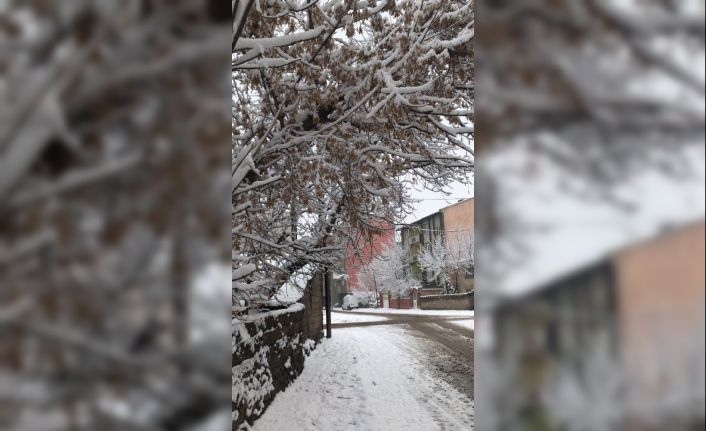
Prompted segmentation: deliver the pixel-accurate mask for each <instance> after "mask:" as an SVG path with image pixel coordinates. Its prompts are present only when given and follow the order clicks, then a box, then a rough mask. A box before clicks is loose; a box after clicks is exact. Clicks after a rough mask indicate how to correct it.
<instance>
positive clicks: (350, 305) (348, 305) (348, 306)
mask: <svg viewBox="0 0 706 431" xmlns="http://www.w3.org/2000/svg"><path fill="white" fill-rule="evenodd" d="M342 308H343V309H344V310H352V309H354V308H358V297H357V296H355V295H353V294H348V295H346V296H344V297H343V307H342Z"/></svg>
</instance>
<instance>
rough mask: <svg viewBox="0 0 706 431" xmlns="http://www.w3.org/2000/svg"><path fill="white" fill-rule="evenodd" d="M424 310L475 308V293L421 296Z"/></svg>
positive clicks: (420, 302)
mask: <svg viewBox="0 0 706 431" xmlns="http://www.w3.org/2000/svg"><path fill="white" fill-rule="evenodd" d="M419 308H421V309H422V310H473V293H470V292H469V293H460V294H456V295H433V296H420V297H419Z"/></svg>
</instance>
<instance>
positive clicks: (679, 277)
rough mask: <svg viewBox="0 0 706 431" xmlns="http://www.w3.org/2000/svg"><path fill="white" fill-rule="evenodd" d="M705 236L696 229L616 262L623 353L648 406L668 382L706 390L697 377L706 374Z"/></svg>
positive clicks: (664, 238)
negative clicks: (705, 331) (705, 328)
mask: <svg viewBox="0 0 706 431" xmlns="http://www.w3.org/2000/svg"><path fill="white" fill-rule="evenodd" d="M704 233H705V230H704V224H703V222H701V223H697V224H693V225H691V226H688V227H686V228H682V229H679V230H677V231H674V232H671V233H668V234H665V235H663V236H661V237H659V238H657V239H655V240H653V241H650V242H648V243H645V244H641V245H639V246H635V247H632V248H630V249H628V250H625V251H624V252H622V253H620V254H618V256H617V257H616V258H615V261H614V265H615V272H616V281H617V288H618V308H619V318H620V326H619V328H620V335H621V348H622V350H623V355H624V356H623V357H624V359H625V361H626V362H627V363H628V364H629V367H630V370H631V372H632V373H633V377H634V378H636V384H638V385H639V386H640V387H639V390H638V392H639V393H641V394H643V395H644V399H643V402H644V404H645V405H648V404H649V403H651V402H653V401H654V400H655V399H658V398H659V397H660V396H662V394H664V392H665V391H664V384H665V378H666V379H667V380H670V381H671V383H672V384H674V383H676V384H679V382H680V381H681V384H684V385H685V386H684V387H680V389H679V390H680V391H683V392H684V393H688V392H689V391H691V390H692V389H694V390H699V388H698V387H697V386H698V385H699V384H700V385H701V386H700V390H703V387H704V386H703V385H704V382H703V377H701V378H700V379H699V381H700V383H698V384H697V383H696V381H695V380H693V377H694V376H697V375H700V376H703V375H704V299H705V297H704V284H705V277H704V257H705V256H704V245H705V240H704V239H705V235H704ZM655 370H662V372H667V373H670V374H671V375H668V376H665V375H657V374H658V373H656V372H655ZM687 370H688V371H687ZM699 373H700V374H699ZM659 374H662V373H659ZM702 407H703V406H702Z"/></svg>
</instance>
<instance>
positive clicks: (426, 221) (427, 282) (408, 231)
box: [401, 198, 474, 296]
mask: <svg viewBox="0 0 706 431" xmlns="http://www.w3.org/2000/svg"><path fill="white" fill-rule="evenodd" d="M473 211H474V200H473V199H472V198H471V199H464V200H461V201H459V202H457V203H455V204H453V205H449V206H448V207H445V208H442V209H440V210H439V211H438V212H436V213H434V214H431V215H429V216H427V217H424V218H422V219H420V220H418V221H416V222H414V223H411V224H409V225H408V226H406V227H404V228H402V231H401V239H402V245H403V247H404V248H405V249H406V250H407V252H408V253H409V256H410V260H411V262H412V265H411V271H412V273H413V274H412V275H413V276H414V277H415V278H417V279H418V280H419V281H420V282H421V284H422V289H421V290H420V292H419V294H420V296H425V295H438V294H440V293H441V292H442V290H443V287H444V286H443V285H442V283H443V281H442V280H439V279H434V277H433V275H432V274H431V273H430V272H428V271H425V270H423V269H422V268H421V266H420V265H419V260H418V257H419V253H420V252H421V250H423V249H425V248H432V249H433V247H435V246H438V245H439V244H447V242H448V241H457V240H459V241H465V240H466V239H469V238H470V239H472V236H473V225H474V223H473ZM439 240H441V241H439ZM448 281H449V282H450V283H451V284H452V285H453V286H454V287H455V290H456V292H458V293H465V292H470V291H472V290H473V267H472V265H469V267H468V268H464V269H462V270H450V271H449V277H448Z"/></svg>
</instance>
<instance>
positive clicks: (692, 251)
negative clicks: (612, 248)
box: [492, 221, 706, 430]
mask: <svg viewBox="0 0 706 431" xmlns="http://www.w3.org/2000/svg"><path fill="white" fill-rule="evenodd" d="M704 233H705V230H704V223H703V221H700V222H697V223H691V224H688V225H686V226H681V227H679V228H675V229H673V230H671V231H669V232H666V233H663V234H661V235H659V236H657V237H655V238H652V239H649V240H647V241H645V242H641V243H638V244H634V245H630V246H627V247H625V248H623V249H620V250H618V251H616V252H614V253H612V254H610V255H609V256H607V257H605V258H604V259H600V260H598V261H596V262H592V263H591V264H589V265H588V266H586V267H583V268H580V269H577V270H575V271H573V272H571V273H569V274H567V275H565V276H563V277H561V278H559V279H556V280H554V281H552V282H550V283H547V284H545V285H542V286H540V287H537V288H536V289H532V290H531V291H530V292H529V293H527V294H524V295H521V296H517V297H514V298H513V299H512V300H506V301H502V302H501V303H499V304H498V305H497V306H496V308H495V309H494V311H493V319H492V321H493V323H494V324H493V326H494V328H493V330H494V333H495V336H494V337H493V338H494V339H495V340H497V344H496V345H495V346H494V355H495V357H496V358H498V360H502V359H501V358H505V359H507V358H510V357H514V358H515V359H516V361H517V363H516V368H515V369H514V371H513V374H512V376H513V377H512V379H513V380H516V381H517V384H516V385H515V386H514V387H513V396H517V397H518V399H523V400H524V401H523V402H524V403H526V404H525V408H526V409H528V410H526V411H534V413H533V414H532V415H531V416H533V417H535V419H536V418H537V417H542V416H543V415H545V414H546V413H545V412H544V410H545V409H546V408H547V406H546V405H545V406H540V405H536V404H535V401H533V400H537V399H541V397H542V396H546V394H547V393H548V392H551V391H552V390H553V389H551V388H553V386H552V384H553V383H552V382H556V381H558V379H564V380H566V378H567V376H569V375H571V376H573V378H575V381H578V382H580V381H591V380H592V379H599V380H600V381H603V382H608V383H606V384H605V388H601V393H600V395H598V394H594V395H598V397H599V398H601V399H602V400H603V401H605V402H607V403H609V404H610V403H612V404H614V405H615V406H622V407H620V408H624V409H625V410H628V408H627V405H622V404H621V403H622V402H623V400H624V399H625V398H624V397H628V398H629V397H631V398H629V399H631V400H632V401H631V404H630V406H637V407H631V408H634V409H636V413H635V414H636V415H638V416H639V415H640V414H641V413H642V414H644V415H645V416H650V415H652V414H653V413H655V412H658V411H660V410H661V408H662V407H663V405H664V404H669V403H674V402H677V403H678V402H682V403H684V406H679V409H680V410H679V411H681V409H687V408H688V407H689V406H690V405H692V403H694V402H696V403H698V402H699V400H700V402H701V408H702V409H703V398H702V395H700V394H702V393H703V388H704V387H703V383H701V384H700V387H699V385H698V384H695V381H697V380H699V379H700V380H699V381H701V382H703V376H704V300H705V296H704V283H705V282H706V280H705V277H704V265H703V263H704V258H705V257H706V256H705V255H704V244H705V238H704ZM618 382H619V383H618ZM609 383H612V384H613V385H615V386H611V384H609ZM518 394H522V395H518ZM675 395H678V396H677V397H675ZM680 397H681V400H680V399H679V398H680ZM667 398H669V399H667ZM588 399H590V398H589V397H588V396H587V399H586V401H587V400H588ZM561 408H562V409H571V407H569V406H562V407H561ZM640 409H642V410H644V412H641V411H640ZM596 414H597V415H599V414H602V412H600V411H596ZM672 414H674V415H681V413H672ZM690 414H691V413H685V415H686V416H684V417H688V416H689V415H690ZM626 420H635V419H626ZM689 420H696V421H697V422H698V421H699V420H701V418H698V417H697V418H696V419H693V418H690V419H689ZM699 423H700V422H699ZM701 424H702V423H701ZM633 426H635V428H634V429H640V430H648V429H654V428H651V427H647V426H646V425H645V424H643V423H639V424H637V425H633ZM682 426H684V427H686V426H694V424H693V423H691V422H690V423H686V424H680V426H676V425H675V428H674V429H685V428H683V427H682Z"/></svg>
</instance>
